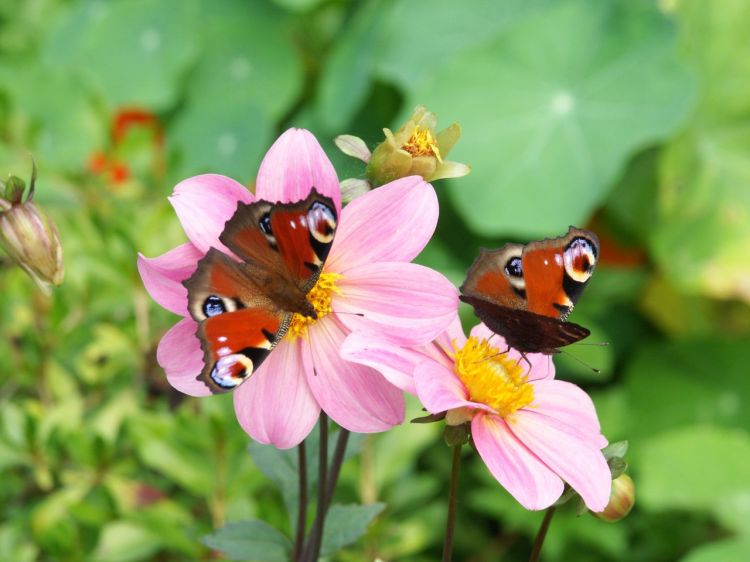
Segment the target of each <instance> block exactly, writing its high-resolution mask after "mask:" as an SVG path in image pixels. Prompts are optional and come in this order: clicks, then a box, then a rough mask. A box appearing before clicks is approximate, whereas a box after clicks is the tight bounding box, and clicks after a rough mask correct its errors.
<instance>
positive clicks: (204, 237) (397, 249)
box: [138, 129, 457, 448]
mask: <svg viewBox="0 0 750 562" xmlns="http://www.w3.org/2000/svg"><path fill="white" fill-rule="evenodd" d="M313 186H314V187H315V188H316V189H317V190H318V192H320V193H321V194H323V195H326V196H328V197H330V198H332V199H333V201H334V203H335V205H336V208H337V211H338V212H339V221H338V228H337V232H336V236H335V240H334V243H333V246H332V248H331V251H330V254H329V256H328V260H327V261H326V264H325V267H324V269H323V273H322V274H321V277H320V280H319V282H318V284H317V285H316V287H315V288H314V289H313V290H312V291H311V295H312V294H313V293H315V297H316V300H317V299H322V300H320V301H319V304H320V303H322V304H321V306H322V307H323V308H322V309H320V310H319V312H318V315H319V319H318V320H317V321H314V322H313V321H311V320H310V321H309V322H307V321H303V320H302V319H301V317H300V319H299V320H298V321H297V320H295V321H293V323H292V327H291V329H290V331H289V333H288V334H287V336H286V337H285V338H284V340H282V341H281V342H280V343H279V345H278V346H277V347H276V349H274V351H273V352H272V353H271V354H270V355H269V357H268V358H267V359H266V361H265V362H264V363H263V364H262V365H261V366H260V367H259V368H258V369H257V370H256V371H255V372H254V373H253V374H252V376H251V377H250V378H249V380H248V381H246V382H245V383H243V384H242V385H241V386H240V387H239V388H237V389H236V390H235V391H234V405H235V411H236V414H237V418H238V420H239V422H240V424H241V425H242V427H243V428H244V429H245V431H247V432H248V433H249V434H250V435H251V436H252V437H253V438H254V439H256V440H257V441H260V442H262V443H272V444H274V445H275V446H277V447H280V448H288V447H293V446H295V445H297V444H298V443H300V442H301V441H302V440H303V439H304V438H305V437H306V436H307V435H308V433H309V432H310V430H311V429H312V428H313V426H314V425H315V422H316V420H317V418H318V415H319V413H320V410H321V408H322V409H323V410H324V411H325V412H326V413H327V414H328V415H329V416H330V417H331V418H333V420H334V421H336V422H337V423H338V424H339V425H341V426H342V427H345V428H347V429H349V430H351V431H357V432H365V433H366V432H375V431H382V430H385V429H388V428H390V427H391V426H393V425H395V424H398V423H400V422H401V421H402V419H403V416H404V401H403V396H402V394H401V392H400V391H399V389H397V388H396V387H394V386H393V385H392V384H390V383H389V382H388V381H387V380H386V379H385V378H383V376H382V375H381V374H380V373H379V372H377V371H376V370H374V369H372V368H369V367H367V366H363V365H360V364H356V363H351V362H348V361H345V360H343V359H342V358H341V357H340V355H339V348H340V346H341V343H342V342H343V341H344V338H346V336H348V335H349V334H350V333H351V332H352V331H353V330H358V331H362V332H364V333H367V334H369V337H372V338H377V339H387V340H388V341H391V342H394V343H395V344H399V345H415V344H416V345H419V344H424V343H426V342H427V341H429V340H431V339H432V338H434V337H435V336H437V335H438V334H439V333H440V332H441V331H443V330H444V329H445V327H446V326H447V324H448V323H449V322H450V321H451V318H452V317H453V315H454V314H455V309H456V305H457V293H456V290H455V288H454V287H453V285H452V284H451V283H450V282H449V281H448V280H447V279H445V278H444V277H443V276H442V275H440V274H439V273H437V272H435V271H433V270H431V269H428V268H425V267H422V266H419V265H416V264H412V263H408V262H410V261H411V260H412V259H413V258H414V257H415V256H416V255H417V254H418V253H419V252H420V251H421V250H422V248H423V247H424V246H425V244H426V243H427V241H428V240H429V239H430V237H431V236H432V233H433V231H434V229H435V225H436V223H437V218H438V203H437V198H436V196H435V192H434V190H433V189H432V186H430V185H429V184H427V183H425V182H424V181H423V180H422V179H421V178H419V177H409V178H404V179H401V180H398V181H396V182H393V183H391V184H389V185H386V186H383V187H382V188H379V189H377V190H375V191H372V192H370V193H368V194H367V195H365V196H362V197H361V198H359V199H357V200H356V201H354V202H352V203H351V204H350V205H348V206H347V207H346V208H345V209H343V211H342V210H341V193H340V189H339V182H338V178H337V177H336V172H335V171H334V169H333V166H332V165H331V163H330V161H329V160H328V158H327V157H326V155H325V153H324V152H323V150H322V149H321V147H320V145H319V144H318V142H317V140H316V139H315V137H314V136H313V135H312V134H311V133H310V132H308V131H305V130H302V129H290V130H288V131H287V132H285V133H284V134H283V135H282V136H281V137H280V138H279V139H278V140H277V141H276V142H275V143H274V145H273V146H272V147H271V149H270V150H269V151H268V153H267V154H266V156H265V158H264V160H263V163H262V164H261V167H260V170H259V172H258V178H257V183H256V196H253V195H252V194H251V193H250V192H249V191H247V190H246V189H245V188H244V187H243V186H242V185H240V184H239V183H237V182H235V181H234V180H231V179H229V178H227V177H224V176H218V175H203V176H196V177H193V178H189V179H187V180H185V181H183V182H181V183H180V184H178V185H177V186H176V187H175V190H174V193H173V195H172V197H170V201H171V203H172V206H173V207H174V209H175V211H176V212H177V216H178V217H179V219H180V222H181V223H182V226H183V228H184V230H185V233H186V234H187V237H188V239H189V242H187V243H185V244H183V245H181V246H178V247H177V248H174V249H173V250H170V251H169V252H167V253H165V254H163V255H161V256H159V257H157V258H152V259H149V258H145V257H143V256H140V255H139V257H138V269H139V271H140V274H141V278H142V279H143V283H144V285H145V286H146V289H147V290H148V292H149V293H150V294H151V296H152V297H153V299H154V300H155V301H156V302H157V303H159V304H160V305H161V306H163V307H164V308H166V309H168V310H170V311H172V312H174V313H175V314H179V315H180V316H182V317H183V319H182V320H180V321H179V322H178V323H177V324H175V325H174V326H173V327H172V328H171V329H170V330H169V331H168V332H167V333H166V334H165V335H164V337H163V338H162V339H161V341H160V342H159V347H158V350H157V359H158V361H159V364H160V365H161V366H162V367H163V368H164V370H165V371H166V374H167V379H168V380H169V382H170V384H172V386H174V387H175V388H176V389H178V390H180V391H181V392H184V393H186V394H190V395H193V396H204V395H207V394H209V390H208V388H206V386H205V385H204V384H203V383H202V382H199V381H198V380H196V376H197V375H198V373H200V371H201V369H202V366H203V353H202V351H201V348H200V344H199V341H198V338H197V337H196V335H195V332H196V328H197V325H196V323H195V321H194V320H193V319H192V318H191V317H190V315H189V313H188V311H187V291H186V289H185V288H184V287H183V286H182V284H181V282H182V281H183V280H184V279H186V278H188V277H189V276H190V275H191V274H192V273H193V271H194V270H195V268H196V264H197V261H198V260H199V259H200V258H201V257H202V256H203V255H204V254H205V253H206V252H207V251H208V249H209V248H211V247H215V248H217V249H219V250H221V251H223V252H226V253H228V254H230V255H231V253H230V252H229V250H227V249H226V248H225V247H224V246H223V245H222V244H221V243H220V242H219V240H218V237H219V235H220V234H221V232H222V230H223V228H224V223H225V222H226V221H227V220H228V219H229V217H231V215H232V214H233V213H234V211H235V209H236V207H237V202H238V201H242V202H244V203H250V202H252V201H254V200H255V199H256V197H257V198H258V199H263V200H267V201H274V202H275V201H281V202H289V201H298V200H300V199H304V198H305V197H306V196H307V195H308V194H309V192H310V190H311V188H312V187H313ZM311 300H312V297H311ZM342 312H343V313H345V314H341V313H342ZM349 312H356V313H358V314H364V316H358V315H353V314H347V313H349Z"/></svg>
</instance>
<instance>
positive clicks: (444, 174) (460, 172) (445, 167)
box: [430, 160, 471, 181]
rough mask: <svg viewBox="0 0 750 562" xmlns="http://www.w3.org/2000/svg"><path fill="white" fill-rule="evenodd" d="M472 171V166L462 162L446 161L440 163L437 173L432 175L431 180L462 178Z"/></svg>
mask: <svg viewBox="0 0 750 562" xmlns="http://www.w3.org/2000/svg"><path fill="white" fill-rule="evenodd" d="M469 172H471V168H469V166H467V165H466V164H461V163H460V162H449V161H447V160H446V161H445V162H443V163H442V164H440V165H439V166H438V167H437V169H436V170H435V173H434V174H432V175H431V176H430V181H437V180H443V179H448V178H462V177H463V176H466V175H468V174H469Z"/></svg>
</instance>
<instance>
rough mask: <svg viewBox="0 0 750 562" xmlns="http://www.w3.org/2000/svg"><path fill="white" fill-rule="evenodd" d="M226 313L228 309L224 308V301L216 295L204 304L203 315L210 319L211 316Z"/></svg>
mask: <svg viewBox="0 0 750 562" xmlns="http://www.w3.org/2000/svg"><path fill="white" fill-rule="evenodd" d="M226 311H227V309H226V307H225V306H224V301H223V300H222V299H221V298H220V297H217V296H216V295H211V296H210V297H208V298H207V299H206V300H205V301H204V302H203V314H205V315H206V316H208V317H209V318H210V317H211V316H216V315H218V314H223V313H224V312H226Z"/></svg>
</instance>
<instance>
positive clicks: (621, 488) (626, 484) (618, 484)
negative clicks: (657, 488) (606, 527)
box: [594, 474, 635, 523]
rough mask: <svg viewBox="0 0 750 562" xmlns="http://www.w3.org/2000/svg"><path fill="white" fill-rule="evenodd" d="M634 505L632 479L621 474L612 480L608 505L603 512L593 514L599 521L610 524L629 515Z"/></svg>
mask: <svg viewBox="0 0 750 562" xmlns="http://www.w3.org/2000/svg"><path fill="white" fill-rule="evenodd" d="M634 504H635V485H634V484H633V479H632V478H630V476H628V475H627V474H621V475H620V476H618V477H617V478H615V479H614V480H612V491H611V492H610V496H609V503H608V504H607V507H605V508H604V511H601V512H599V513H594V515H596V516H597V517H598V518H599V519H602V520H604V521H609V522H611V523H613V522H615V521H619V520H620V519H623V518H625V517H626V516H627V514H628V513H630V510H631V509H633V505H634Z"/></svg>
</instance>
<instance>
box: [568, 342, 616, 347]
mask: <svg viewBox="0 0 750 562" xmlns="http://www.w3.org/2000/svg"><path fill="white" fill-rule="evenodd" d="M573 345H595V346H596V347H607V346H608V345H609V342H608V341H596V342H590V341H579V342H576V343H574V344H573Z"/></svg>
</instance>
